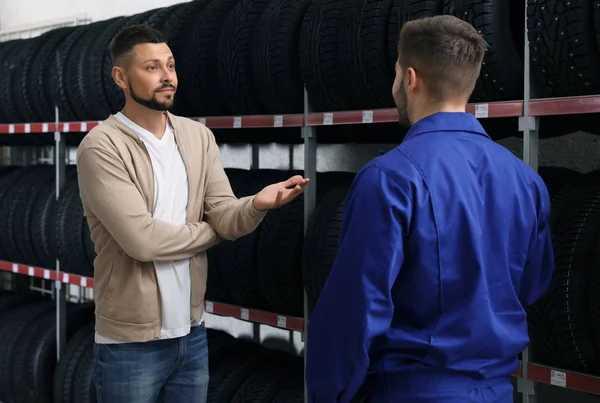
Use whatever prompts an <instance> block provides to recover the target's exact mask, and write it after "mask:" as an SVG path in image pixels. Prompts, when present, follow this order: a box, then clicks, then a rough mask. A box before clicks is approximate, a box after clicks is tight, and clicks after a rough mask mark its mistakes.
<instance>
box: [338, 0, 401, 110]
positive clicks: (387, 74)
mask: <svg viewBox="0 0 600 403" xmlns="http://www.w3.org/2000/svg"><path fill="white" fill-rule="evenodd" d="M339 3H340V7H341V14H342V17H341V18H342V21H341V23H340V25H339V28H338V29H339V38H338V41H339V45H338V46H339V47H338V52H339V61H340V64H339V65H338V71H339V74H340V77H341V79H342V81H343V82H345V83H346V85H347V86H348V91H349V97H350V99H349V102H350V104H349V107H350V109H371V108H391V107H393V106H394V99H393V97H392V84H393V83H394V76H395V74H394V70H393V69H390V66H389V64H388V63H382V60H383V61H385V60H387V58H388V53H387V51H388V49H387V39H388V38H387V34H388V23H389V20H390V14H391V10H392V5H393V0H383V1H382V0H345V1H343V2H342V1H340V2H339Z"/></svg>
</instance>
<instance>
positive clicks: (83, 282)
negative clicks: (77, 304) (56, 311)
mask: <svg viewBox="0 0 600 403" xmlns="http://www.w3.org/2000/svg"><path fill="white" fill-rule="evenodd" d="M79 284H80V285H81V286H82V287H87V278H85V277H81V280H80V282H79Z"/></svg>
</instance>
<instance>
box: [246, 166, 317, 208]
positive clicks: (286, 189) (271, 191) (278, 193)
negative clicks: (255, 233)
mask: <svg viewBox="0 0 600 403" xmlns="http://www.w3.org/2000/svg"><path fill="white" fill-rule="evenodd" d="M309 181H310V179H308V178H306V179H305V178H303V177H302V176H301V175H295V176H292V177H291V178H290V179H288V180H286V181H283V182H277V183H274V184H272V185H269V186H267V187H265V188H263V190H261V191H260V192H258V193H257V194H256V196H254V208H256V209H257V210H260V211H264V210H271V209H274V208H279V207H281V206H283V205H285V204H288V203H289V202H291V201H292V200H294V199H295V198H296V197H298V196H299V195H300V194H302V192H304V189H306V186H307V185H308V182H309Z"/></svg>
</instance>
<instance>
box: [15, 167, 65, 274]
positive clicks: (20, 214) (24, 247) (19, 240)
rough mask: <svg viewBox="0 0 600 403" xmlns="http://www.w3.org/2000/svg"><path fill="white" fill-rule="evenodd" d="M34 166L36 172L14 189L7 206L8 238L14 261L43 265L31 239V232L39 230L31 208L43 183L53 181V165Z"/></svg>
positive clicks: (38, 195)
mask: <svg viewBox="0 0 600 403" xmlns="http://www.w3.org/2000/svg"><path fill="white" fill-rule="evenodd" d="M36 167H37V168H38V169H37V170H36V171H37V172H33V173H32V174H31V175H29V176H28V178H27V179H26V180H23V181H22V183H21V186H20V187H19V188H18V189H16V194H15V197H14V199H13V203H12V205H10V206H9V210H8V215H9V216H10V217H12V219H11V220H10V223H9V225H10V230H9V232H11V233H12V234H13V235H14V236H13V237H12V238H10V239H8V240H9V244H10V248H11V249H12V250H14V253H15V254H14V258H15V261H17V262H22V263H25V264H29V265H32V266H38V267H44V266H43V263H44V262H43V261H42V259H41V258H40V257H39V256H38V255H37V250H38V248H36V245H35V244H34V241H33V240H34V238H33V233H34V232H35V231H39V227H37V226H36V224H37V223H34V222H33V220H32V218H33V208H34V206H35V204H36V203H37V201H38V199H39V197H40V195H41V192H42V191H43V190H44V185H46V184H48V183H51V184H53V183H54V167H52V166H49V165H38V166H36Z"/></svg>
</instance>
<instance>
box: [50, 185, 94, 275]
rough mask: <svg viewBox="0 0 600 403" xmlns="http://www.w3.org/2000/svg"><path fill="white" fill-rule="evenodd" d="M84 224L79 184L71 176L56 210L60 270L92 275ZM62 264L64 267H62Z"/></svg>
mask: <svg viewBox="0 0 600 403" xmlns="http://www.w3.org/2000/svg"><path fill="white" fill-rule="evenodd" d="M83 225H85V217H84V215H83V205H82V204H81V199H80V197H79V185H78V182H77V179H76V178H72V179H71V180H70V181H69V182H68V183H65V186H64V188H63V190H62V193H61V196H60V200H59V202H58V205H57V210H56V248H57V254H58V258H59V259H60V262H61V270H63V271H66V272H68V273H73V274H78V275H82V276H89V277H91V276H92V275H93V267H90V262H89V260H88V257H87V253H86V247H85V242H84V240H83V236H82V235H83V234H82V229H83ZM63 265H64V267H63Z"/></svg>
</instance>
